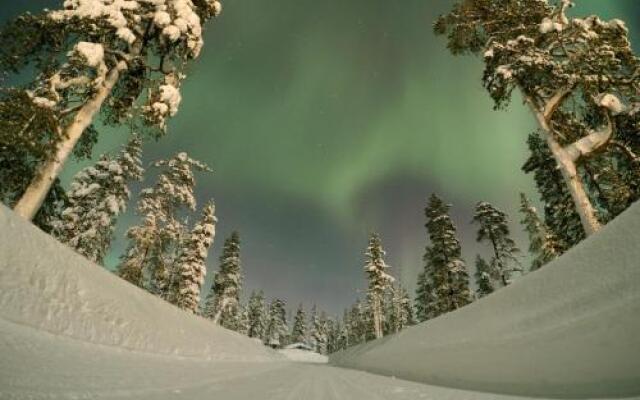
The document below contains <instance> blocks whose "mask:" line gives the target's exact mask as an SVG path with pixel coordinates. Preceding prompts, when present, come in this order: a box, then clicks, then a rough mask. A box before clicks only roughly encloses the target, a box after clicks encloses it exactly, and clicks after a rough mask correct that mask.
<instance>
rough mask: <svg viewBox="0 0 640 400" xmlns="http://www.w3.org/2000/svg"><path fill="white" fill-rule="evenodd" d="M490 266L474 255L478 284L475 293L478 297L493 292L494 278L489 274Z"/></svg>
mask: <svg viewBox="0 0 640 400" xmlns="http://www.w3.org/2000/svg"><path fill="white" fill-rule="evenodd" d="M491 273H492V268H491V266H490V265H489V263H487V261H486V260H485V259H484V258H482V257H480V256H479V255H477V256H476V274H475V275H476V285H477V286H478V288H477V290H476V293H477V295H478V297H480V298H481V297H484V296H486V295H488V294H491V293H493V292H495V290H496V287H495V280H494V279H493V277H492V276H491Z"/></svg>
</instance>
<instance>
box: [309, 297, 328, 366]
mask: <svg viewBox="0 0 640 400" xmlns="http://www.w3.org/2000/svg"><path fill="white" fill-rule="evenodd" d="M310 322H311V332H310V339H311V345H312V347H313V349H314V351H315V352H316V353H319V354H327V339H328V338H327V334H328V332H327V315H326V314H325V313H324V311H322V312H320V313H318V311H317V309H316V306H315V305H314V306H313V308H312V310H311V321H310Z"/></svg>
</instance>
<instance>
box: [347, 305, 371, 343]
mask: <svg viewBox="0 0 640 400" xmlns="http://www.w3.org/2000/svg"><path fill="white" fill-rule="evenodd" d="M349 315H350V318H349V320H350V327H349V334H350V336H349V340H348V341H349V343H351V345H357V344H360V343H363V342H364V341H366V333H367V326H366V321H365V317H366V312H365V309H364V307H363V305H362V302H361V301H360V299H357V300H356V302H355V304H354V305H353V306H352V307H351V310H350V311H349Z"/></svg>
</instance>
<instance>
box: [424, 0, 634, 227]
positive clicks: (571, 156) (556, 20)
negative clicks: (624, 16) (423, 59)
mask: <svg viewBox="0 0 640 400" xmlns="http://www.w3.org/2000/svg"><path fill="white" fill-rule="evenodd" d="M571 6H572V3H571V2H570V1H569V0H558V1H539V0H521V1H512V2H508V3H505V2H499V1H487V0H464V1H460V2H457V3H456V4H455V5H454V7H453V10H452V12H450V13H449V14H447V15H444V16H441V17H440V18H439V19H438V20H437V22H436V23H435V26H434V30H435V32H436V34H441V35H447V39H448V47H449V49H450V50H451V52H452V53H453V54H474V55H478V56H480V55H482V58H483V60H484V64H485V70H484V76H483V84H484V86H485V88H486V89H487V91H488V92H489V94H490V96H491V97H492V98H493V100H494V103H495V108H504V107H506V106H507V105H508V103H509V102H510V100H511V98H512V94H513V92H514V91H515V90H517V91H518V92H519V93H520V94H521V96H522V98H523V99H524V101H525V103H526V104H527V105H528V106H529V108H530V109H531V110H532V112H533V114H534V116H535V117H536V120H537V123H538V125H539V128H540V129H539V131H538V134H539V135H541V138H542V139H543V142H545V144H546V147H547V149H548V151H549V152H550V155H551V157H552V159H553V161H554V164H555V168H556V169H557V171H558V172H559V173H560V176H561V179H562V184H563V186H564V187H565V189H566V190H567V192H568V193H569V194H570V196H571V199H572V202H573V205H574V209H575V211H576V212H577V214H578V215H579V217H580V222H581V225H582V227H583V230H584V232H585V234H586V235H590V234H592V233H594V232H597V231H598V230H599V229H600V227H601V225H602V220H601V215H600V211H599V210H598V202H599V200H602V198H600V199H598V198H597V197H598V196H599V194H597V193H594V192H593V191H592V190H593V182H589V180H590V176H592V177H597V176H598V173H599V171H593V172H594V173H590V172H589V167H590V166H589V164H591V163H592V162H593V161H594V160H596V159H598V158H599V157H602V154H603V153H605V154H606V157H608V158H614V157H616V156H613V155H612V151H614V149H615V152H619V150H618V149H617V147H618V146H616V143H620V140H619V139H620V138H621V137H622V136H623V135H622V134H621V133H620V131H619V129H617V128H616V127H617V126H624V125H625V121H637V116H635V115H634V113H633V109H632V108H631V109H630V108H629V107H627V105H626V104H627V103H630V104H634V103H637V100H638V94H637V87H636V80H637V79H635V78H636V71H637V70H638V68H639V66H640V60H639V59H638V58H637V57H636V56H635V54H634V52H633V49H632V48H631V44H630V41H629V37H628V35H629V31H628V29H627V28H626V26H625V24H624V22H622V21H620V20H618V19H614V20H611V21H607V22H605V21H602V20H600V19H599V18H598V17H597V16H595V15H594V16H590V17H587V18H574V17H570V16H568V15H567V9H568V8H569V7H571ZM635 130H636V131H637V128H636V129H635ZM623 153H624V152H623ZM607 164H608V163H607ZM615 164H618V163H611V164H609V165H611V166H613V165H615ZM618 165H619V167H621V168H623V169H620V168H617V169H618V170H617V174H618V175H619V176H623V175H624V173H625V169H626V168H628V166H625V165H623V164H618ZM595 179H596V180H597V179H598V178H595ZM606 180H607V181H609V182H611V180H610V179H608V178H607V179H606ZM594 195H595V196H594ZM627 197H628V196H627Z"/></svg>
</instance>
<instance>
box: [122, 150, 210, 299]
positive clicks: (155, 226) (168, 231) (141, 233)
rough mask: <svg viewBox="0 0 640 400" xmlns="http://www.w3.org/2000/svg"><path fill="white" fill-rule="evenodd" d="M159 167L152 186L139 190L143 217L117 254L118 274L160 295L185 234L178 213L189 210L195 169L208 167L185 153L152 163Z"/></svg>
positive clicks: (192, 207)
mask: <svg viewBox="0 0 640 400" xmlns="http://www.w3.org/2000/svg"><path fill="white" fill-rule="evenodd" d="M154 166H155V167H156V168H160V169H161V170H162V172H161V174H160V175H159V176H158V180H157V183H156V184H155V186H154V187H152V188H148V189H145V190H143V191H142V192H141V193H140V199H139V200H138V209H137V213H138V215H140V216H141V217H142V218H143V220H142V222H141V224H140V225H137V226H134V227H131V228H129V230H128V231H127V237H128V238H129V241H130V244H129V247H128V249H127V251H126V253H125V254H124V255H123V256H122V257H121V262H120V265H119V267H118V273H119V275H120V276H121V277H122V278H124V279H126V280H128V281H129V282H131V283H133V284H135V285H138V286H140V287H144V288H146V289H147V290H149V291H150V292H151V293H153V294H156V295H158V296H161V297H166V296H167V295H168V289H169V283H170V277H171V272H172V268H173V266H174V263H175V261H176V259H177V257H178V255H179V252H180V251H181V246H182V241H183V239H184V237H185V236H186V235H187V231H186V228H185V225H184V223H183V221H182V220H181V219H180V213H181V212H183V211H185V210H187V211H193V210H195V207H196V200H195V197H194V194H193V191H194V188H195V184H196V181H195V176H194V172H195V171H209V168H208V167H207V166H206V165H205V164H203V163H201V162H199V161H197V160H194V159H192V158H190V157H189V156H188V155H187V153H178V154H177V155H176V156H174V157H173V158H171V159H169V160H162V161H158V162H156V163H155V164H154Z"/></svg>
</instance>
